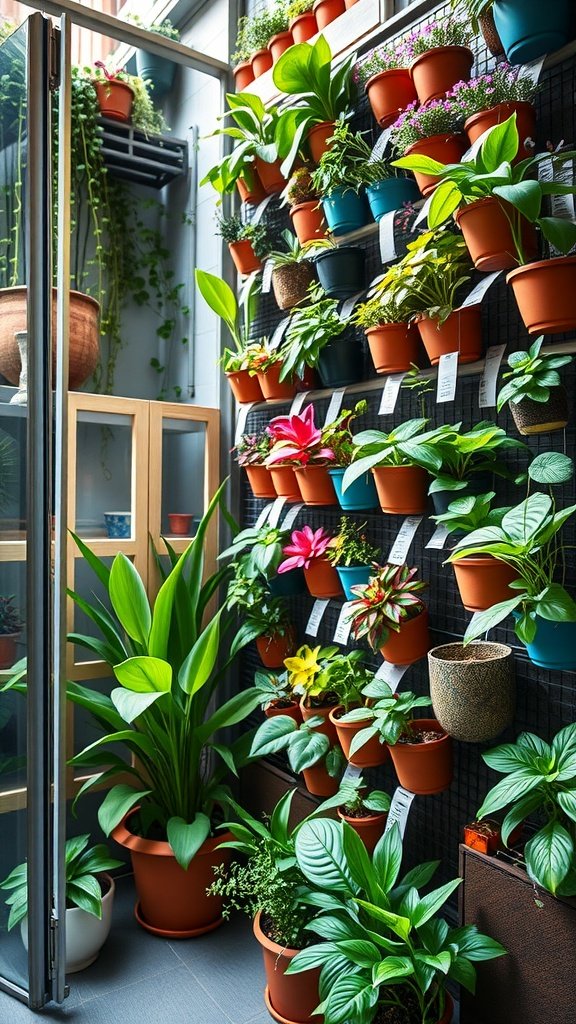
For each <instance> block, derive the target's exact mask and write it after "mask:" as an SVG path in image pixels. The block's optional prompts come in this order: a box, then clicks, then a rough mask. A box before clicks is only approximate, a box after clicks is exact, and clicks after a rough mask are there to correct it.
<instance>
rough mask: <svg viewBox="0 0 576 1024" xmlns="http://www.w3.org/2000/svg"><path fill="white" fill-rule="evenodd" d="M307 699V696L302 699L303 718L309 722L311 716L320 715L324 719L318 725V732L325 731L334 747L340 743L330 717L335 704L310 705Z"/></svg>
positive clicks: (324, 733)
mask: <svg viewBox="0 0 576 1024" xmlns="http://www.w3.org/2000/svg"><path fill="white" fill-rule="evenodd" d="M306 700H307V698H306V697H302V699H301V701H300V712H301V714H302V720H303V721H304V722H309V721H310V719H311V718H318V717H320V718H322V719H324V721H323V724H322V725H319V726H318V727H317V729H316V732H321V733H323V735H324V736H327V737H328V739H329V740H330V743H331V745H332V746H333V747H334V746H336V744H337V743H338V734H337V732H336V728H335V726H334V724H333V722H332V719H331V717H330V715H331V713H332V711H333V710H334V705H333V704H330V705H329V706H325V707H317V708H316V707H314V706H310V707H309V706H308V704H307V703H306Z"/></svg>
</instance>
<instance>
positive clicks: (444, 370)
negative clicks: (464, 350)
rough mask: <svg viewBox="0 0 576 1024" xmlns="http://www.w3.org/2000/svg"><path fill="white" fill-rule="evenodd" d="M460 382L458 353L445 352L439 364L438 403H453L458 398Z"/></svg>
mask: <svg viewBox="0 0 576 1024" xmlns="http://www.w3.org/2000/svg"><path fill="white" fill-rule="evenodd" d="M457 380H458V353H457V352H445V353H444V355H443V356H440V362H439V363H438V384H437V387H436V401H437V402H453V401H454V399H455V398H456V382H457Z"/></svg>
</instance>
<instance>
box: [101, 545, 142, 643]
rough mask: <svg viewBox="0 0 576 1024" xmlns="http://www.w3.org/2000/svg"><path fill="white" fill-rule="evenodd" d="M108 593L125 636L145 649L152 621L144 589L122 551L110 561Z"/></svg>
mask: <svg viewBox="0 0 576 1024" xmlns="http://www.w3.org/2000/svg"><path fill="white" fill-rule="evenodd" d="M109 593H110V601H111V603H112V607H113V609H114V611H115V612H116V615H117V616H118V618H119V619H120V622H121V623H122V626H123V627H124V629H125V630H126V632H127V633H128V636H129V637H132V640H136V641H137V642H138V643H139V644H142V646H143V647H144V648H146V645H147V643H148V636H149V634H150V624H151V621H152V617H151V613H150V605H149V603H148V597H147V595H146V589H145V587H144V584H143V582H142V580H141V578H140V576H139V574H138V572H137V570H136V569H135V567H134V565H133V564H132V562H131V561H130V559H129V558H126V555H124V554H122V552H121V551H120V552H119V553H118V554H117V555H116V557H115V559H114V561H113V562H112V568H111V570H110V580H109Z"/></svg>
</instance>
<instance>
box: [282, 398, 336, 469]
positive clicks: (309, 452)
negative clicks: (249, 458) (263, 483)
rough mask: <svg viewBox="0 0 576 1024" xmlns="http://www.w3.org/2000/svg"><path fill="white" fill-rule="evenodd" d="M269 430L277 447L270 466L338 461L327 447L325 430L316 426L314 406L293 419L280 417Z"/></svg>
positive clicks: (297, 414) (291, 417)
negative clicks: (325, 444) (323, 437)
mask: <svg viewBox="0 0 576 1024" xmlns="http://www.w3.org/2000/svg"><path fill="white" fill-rule="evenodd" d="M269 430H270V433H271V435H272V438H273V441H274V443H273V445H272V450H271V452H270V455H269V456H268V458H267V459H266V465H267V466H276V465H278V464H279V463H289V464H291V465H296V466H307V465H310V464H312V465H323V464H324V463H326V462H332V461H334V452H333V450H332V448H328V447H326V446H324V445H323V439H322V430H321V429H320V427H317V426H316V424H315V422H314V406H313V405H307V406H306V408H305V409H304V410H303V411H302V412H301V413H292V415H291V416H290V415H289V416H276V417H275V418H274V419H273V420H271V421H270V425H269Z"/></svg>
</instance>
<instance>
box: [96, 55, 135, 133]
mask: <svg viewBox="0 0 576 1024" xmlns="http://www.w3.org/2000/svg"><path fill="white" fill-rule="evenodd" d="M91 77H92V84H93V86H94V89H95V90H96V98H97V100H98V106H99V107H100V113H101V115H102V117H109V118H110V119H111V120H112V121H125V122H128V121H130V115H131V113H132V106H133V103H134V90H133V88H132V85H131V84H130V79H131V77H132V76H131V75H129V74H127V72H126V71H124V69H123V68H118V69H117V70H109V69H108V68H107V67H106V65H105V64H104V62H103V61H101V60H97V61H96V63H95V64H94V70H93V71H92V72H91Z"/></svg>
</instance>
